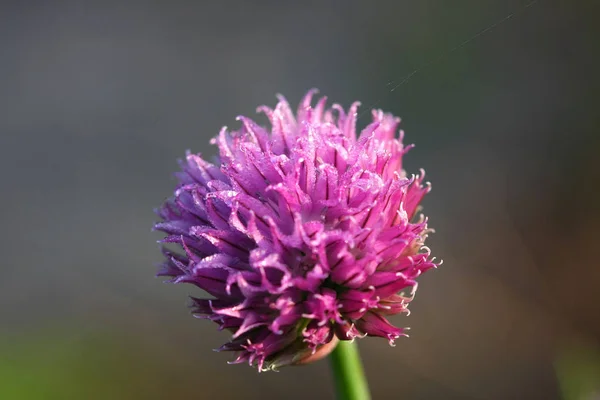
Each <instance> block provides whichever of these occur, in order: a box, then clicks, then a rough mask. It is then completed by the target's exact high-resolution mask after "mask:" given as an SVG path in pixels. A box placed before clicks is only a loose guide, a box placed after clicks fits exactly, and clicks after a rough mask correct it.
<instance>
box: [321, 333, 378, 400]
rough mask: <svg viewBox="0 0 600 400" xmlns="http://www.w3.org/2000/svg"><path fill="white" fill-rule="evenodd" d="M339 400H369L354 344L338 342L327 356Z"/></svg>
mask: <svg viewBox="0 0 600 400" xmlns="http://www.w3.org/2000/svg"><path fill="white" fill-rule="evenodd" d="M329 358H330V359H331V370H332V371H333V379H334V381H335V389H336V393H337V398H338V399H339V400H369V399H370V398H371V395H370V394H369V385H368V384H367V379H366V377H365V372H364V370H363V367H362V363H361V361H360V355H359V354H358V347H357V345H356V343H355V342H350V341H346V340H343V341H340V342H339V343H338V345H337V346H336V348H335V349H334V350H333V352H332V353H331V355H330V356H329Z"/></svg>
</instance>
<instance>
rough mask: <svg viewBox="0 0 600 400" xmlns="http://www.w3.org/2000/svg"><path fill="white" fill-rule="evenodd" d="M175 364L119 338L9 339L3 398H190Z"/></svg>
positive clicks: (1, 374)
mask: <svg viewBox="0 0 600 400" xmlns="http://www.w3.org/2000/svg"><path fill="white" fill-rule="evenodd" d="M169 363H171V364H169ZM172 364H173V360H171V361H170V362H169V360H167V359H165V357H156V351H147V349H146V350H145V349H144V345H143V344H141V343H136V340H134V339H133V338H131V337H130V338H125V337H121V336H119V335H115V334H89V335H80V336H78V337H73V336H69V335H56V334H54V335H36V336H33V337H23V338H7V337H4V338H2V340H1V344H0V399H10V400H13V399H15V400H17V399H18V400H27V399H36V400H38V399H48V400H53V399H61V400H64V399H154V398H156V399H159V398H178V399H181V398H189V394H191V390H192V389H193V388H190V387H189V385H188V387H184V386H185V385H184V386H181V385H179V384H178V383H179V382H178V379H177V376H176V375H175V373H174V372H170V371H173V370H174V369H175V368H172V367H174V365H172ZM184 368H185V367H184ZM180 372H181V371H180ZM188 383H189V382H188ZM186 391H187V394H188V396H186ZM202 393H203V394H204V395H210V393H206V391H205V390H203V391H202ZM195 397H196V398H199V397H197V396H195Z"/></svg>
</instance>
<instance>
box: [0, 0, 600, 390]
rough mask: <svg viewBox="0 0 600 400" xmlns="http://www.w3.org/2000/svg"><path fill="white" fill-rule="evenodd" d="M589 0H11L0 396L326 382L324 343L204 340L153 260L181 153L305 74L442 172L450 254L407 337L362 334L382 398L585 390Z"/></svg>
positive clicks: (594, 255) (591, 139)
mask: <svg viewBox="0 0 600 400" xmlns="http://www.w3.org/2000/svg"><path fill="white" fill-rule="evenodd" d="M598 8H599V7H598V6H597V2H594V1H587V2H586V1H566V0H565V1H559V0H540V1H537V2H535V3H534V4H532V5H531V6H528V7H527V3H526V2H524V1H520V0H502V1H499V0H498V1H496V0H486V1H481V0H470V1H466V0H454V1H452V2H450V1H444V0H421V1H401V0H397V1H372V2H366V1H345V2H341V1H340V2H316V1H315V2H309V1H304V2H275V1H262V2H259V1H256V2H249V1H241V0H238V1H230V2H227V1H224V2H220V3H217V2H208V1H206V2H205V1H200V2H193V1H184V0H181V1H170V2H158V1H150V2H144V3H142V2H113V1H102V2H101V1H97V2H94V1H87V2H83V1H72V2H58V1H56V2H53V1H47V2H42V1H38V2H5V3H3V6H2V10H1V11H0V49H1V53H0V60H1V62H0V83H1V90H0V116H1V117H0V182H1V185H2V186H1V188H2V189H1V190H2V191H1V193H2V196H1V197H0V213H1V219H2V226H3V229H2V234H1V235H2V237H1V239H2V240H1V242H0V243H1V244H0V246H1V247H0V249H1V253H2V260H3V261H2V264H1V268H2V274H1V277H0V399H8V400H12V399H167V398H168V399H238V398H244V399H259V398H265V397H267V398H273V399H278V398H289V399H303V398H306V396H307V395H309V396H311V398H316V399H321V398H323V399H327V398H333V391H332V386H331V380H330V378H331V377H330V374H329V370H328V365H327V362H326V361H321V362H318V363H316V364H313V365H310V366H307V367H301V368H300V367H298V368H287V369H284V370H282V371H281V372H279V373H264V374H258V373H257V372H256V371H255V370H254V369H251V368H249V367H247V366H229V365H227V364H226V361H227V360H229V358H228V356H229V355H228V354H220V353H215V352H213V351H211V349H213V348H215V347H217V346H219V345H220V344H221V343H222V342H224V341H225V340H226V335H224V334H220V333H218V332H217V331H216V325H212V324H210V323H209V322H207V321H200V320H196V319H194V318H192V317H191V316H190V315H189V310H188V309H187V308H186V302H187V297H186V296H187V295H188V294H198V293H197V292H196V291H195V289H194V287H192V286H183V285H180V286H175V285H165V284H163V283H162V280H161V279H157V278H154V273H155V270H156V269H155V266H156V265H157V264H158V263H159V262H160V260H161V255H160V252H159V249H158V245H157V244H156V243H155V241H156V240H157V239H158V238H159V237H160V235H159V234H157V233H152V232H150V228H151V226H152V224H153V222H154V221H155V219H156V218H155V216H154V214H153V208H154V207H156V206H158V205H159V204H160V203H161V202H162V201H163V200H164V198H165V197H167V196H168V195H169V194H170V193H171V191H172V189H173V188H174V185H175V180H174V178H173V176H172V174H173V172H175V171H176V170H177V168H178V167H177V164H176V160H177V159H178V158H180V157H182V156H183V155H184V152H185V150H186V149H190V150H192V151H194V152H202V154H204V155H206V156H211V155H212V154H214V153H215V149H214V148H213V147H211V146H209V144H208V141H209V139H210V138H211V137H213V136H214V135H216V134H217V133H218V131H219V129H220V128H221V126H223V125H228V126H230V127H237V126H238V123H237V122H236V121H235V117H236V116H237V115H239V114H244V115H248V116H254V115H255V114H254V110H255V108H256V106H258V105H260V104H267V105H271V106H272V105H274V104H275V102H276V99H275V94H276V93H283V94H284V95H285V96H286V97H287V98H288V100H289V101H290V103H292V104H293V105H294V107H295V105H296V104H297V102H298V100H299V99H300V98H301V96H302V95H303V94H304V93H305V92H306V91H307V90H308V89H309V88H311V87H318V88H319V89H320V90H321V93H322V94H325V95H327V96H328V97H329V99H330V100H332V101H335V102H339V103H341V104H342V105H344V106H345V107H347V106H349V104H350V103H351V102H352V101H354V100H360V101H362V104H363V111H366V112H365V113H364V114H361V121H360V123H361V125H362V126H364V125H366V123H367V122H368V118H370V113H369V108H370V107H372V106H376V107H378V108H383V109H384V110H387V111H390V112H393V113H394V114H396V115H399V116H401V117H402V118H403V122H402V127H403V129H404V130H405V131H406V141H407V142H408V143H415V144H416V145H417V146H416V148H415V149H414V150H412V151H411V152H410V153H409V155H408V156H407V158H406V167H407V169H408V171H409V172H416V171H417V169H418V168H420V167H423V168H425V169H426V171H427V176H428V178H429V180H430V181H431V182H432V184H433V191H432V193H431V194H430V195H429V196H428V197H427V198H426V199H425V202H424V206H425V212H426V214H427V215H428V216H429V217H430V222H431V226H432V227H434V228H436V231H437V233H436V234H435V235H433V236H431V237H430V239H429V246H430V247H431V248H432V249H433V252H434V255H436V256H437V257H439V258H442V259H444V265H443V266H442V267H441V268H440V269H439V270H437V271H435V272H430V273H428V274H425V275H424V276H422V277H421V278H420V286H419V292H418V295H417V297H416V299H415V301H414V302H413V303H412V305H411V310H412V314H411V316H410V317H406V316H404V317H399V318H396V319H394V322H396V323H397V324H399V325H401V326H410V327H411V337H410V339H403V340H399V341H398V344H397V346H396V347H394V348H390V347H389V346H388V344H387V342H386V341H385V340H375V339H372V340H363V341H361V342H360V347H361V350H362V356H363V359H364V362H365V367H366V370H367V375H368V378H369V380H370V383H371V388H372V392H373V396H374V398H375V399H520V398H523V399H525V398H527V399H559V398H565V399H584V398H585V399H592V398H597V397H593V396H594V394H593V393H594V391H596V392H595V393H596V394H595V396H600V386H598V382H600V356H599V355H598V352H599V350H598V348H599V346H600V292H599V291H600V265H599V261H598V260H600V242H599V239H600V234H599V233H598V232H599V231H598V224H600V207H599V205H600V186H599V183H600V161H599V157H598V155H597V154H598V149H599V146H600V139H599V135H598V129H599V128H600V113H599V111H598V110H599V100H598V95H599V94H600V76H599V74H598V71H600V62H599V60H598V52H597V50H598V39H599V38H600V35H599V33H600V28H599V27H598V23H597V15H598V11H599V10H598ZM513 13H514V14H513ZM511 15H512V17H510V16H511ZM498 22H501V23H499V24H497V23H498ZM496 24H497V25H496ZM486 28H492V29H489V30H486V31H485V32H483V33H482V34H481V35H478V36H477V34H478V33H480V32H482V31H483V30H485V29H486ZM471 38H472V39H473V40H472V41H470V42H468V43H465V41H467V40H468V39H471ZM461 44H462V45H461ZM415 70H417V72H416V73H415V74H414V75H412V76H411V77H410V79H409V80H407V81H405V80H404V78H405V77H406V76H408V75H410V74H412V73H413V72H414V71H415ZM403 82H404V83H403ZM398 84H400V86H397V85H398ZM396 86H397V87H396ZM394 88H395V89H394ZM392 89H394V90H392ZM260 121H261V122H263V120H262V119H260Z"/></svg>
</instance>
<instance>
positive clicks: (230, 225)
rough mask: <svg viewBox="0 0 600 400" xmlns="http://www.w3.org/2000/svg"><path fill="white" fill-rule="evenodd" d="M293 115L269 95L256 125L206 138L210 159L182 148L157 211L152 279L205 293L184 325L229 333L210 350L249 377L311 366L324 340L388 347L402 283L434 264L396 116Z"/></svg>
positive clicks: (405, 289) (403, 294)
mask: <svg viewBox="0 0 600 400" xmlns="http://www.w3.org/2000/svg"><path fill="white" fill-rule="evenodd" d="M316 92H317V91H316V90H315V89H313V90H311V91H309V92H308V94H307V95H306V96H305V97H304V99H303V100H302V101H301V103H300V105H299V107H298V111H297V112H296V114H294V112H293V111H292V110H291V108H290V106H289V104H288V103H287V101H286V100H285V99H284V98H283V97H282V96H278V98H279V102H278V104H277V106H276V107H275V109H271V108H268V107H266V106H261V107H259V108H258V111H259V112H262V113H264V114H266V116H267V118H268V119H269V121H270V125H271V127H270V129H268V128H264V127H261V126H259V125H258V124H257V123H255V122H254V121H252V120H251V119H249V118H246V117H243V116H240V117H238V118H237V119H238V120H239V121H240V122H241V127H240V129H239V130H237V131H231V132H230V131H228V130H227V128H226V127H224V128H223V129H222V130H221V132H220V133H219V135H218V136H217V137H216V138H214V139H213V140H212V141H211V143H212V144H215V145H217V146H218V149H219V155H218V156H217V157H216V160H215V162H214V163H210V162H208V161H206V160H205V159H203V158H202V157H201V156H200V154H192V153H189V152H188V154H187V156H186V159H185V160H182V161H181V162H180V165H181V171H180V172H178V173H177V174H176V177H177V179H178V186H177V188H176V190H175V193H174V195H173V196H172V197H170V198H169V199H168V200H166V201H165V203H164V205H163V206H162V207H161V208H160V209H159V210H157V213H158V215H159V217H160V218H161V221H160V222H158V223H156V225H155V229H156V230H159V231H162V232H164V233H165V234H166V237H165V238H164V239H162V240H161V242H162V243H163V253H164V255H165V261H164V263H163V264H162V265H161V268H160V271H159V273H158V275H159V276H168V277H171V279H170V281H171V282H174V283H191V284H194V285H196V286H197V287H198V288H200V289H202V290H203V291H204V292H206V293H207V294H208V296H207V297H203V298H196V297H193V298H192V309H193V313H194V315H195V316H197V317H199V318H204V319H209V320H212V321H214V322H216V323H217V324H218V325H219V329H220V330H225V331H228V332H230V333H231V337H230V339H229V341H228V342H227V343H225V344H224V345H222V346H221V347H220V348H219V349H217V350H221V351H232V352H234V353H235V356H234V357H235V360H234V361H232V363H240V362H247V363H249V364H250V365H253V366H256V367H258V369H259V371H261V370H268V369H276V368H278V367H281V366H284V365H290V364H300V363H305V362H309V361H312V360H315V359H318V358H321V357H323V356H324V355H326V354H327V353H329V352H330V351H331V350H332V349H333V348H334V347H335V345H336V344H337V342H338V340H354V339H355V338H357V337H364V336H366V335H369V336H376V337H382V338H385V339H387V340H388V341H389V342H390V344H393V343H394V341H395V340H396V339H397V338H399V337H400V336H406V334H405V329H403V328H399V327H396V326H394V325H392V324H391V323H390V322H389V321H388V319H387V317H388V316H390V315H395V314H399V313H408V304H409V302H410V301H411V300H412V299H413V297H414V294H415V291H416V289H417V282H416V280H415V279H416V278H417V277H418V276H419V275H420V274H421V273H423V272H425V271H427V270H428V269H430V268H432V267H435V266H437V265H439V264H438V263H436V262H435V260H434V259H433V258H431V256H430V251H429V249H428V248H427V247H426V246H425V245H424V242H425V239H426V237H427V234H428V233H429V232H431V231H432V230H431V229H429V228H428V227H427V219H426V218H425V217H424V216H423V215H422V214H421V215H417V213H418V212H419V210H420V206H419V203H420V202H421V200H422V198H423V196H424V195H425V194H426V193H428V192H429V191H430V185H429V184H428V183H425V184H424V183H423V178H424V172H423V171H422V170H421V173H420V174H419V175H416V176H415V175H411V176H409V175H407V174H406V172H405V171H404V169H403V168H402V159H403V157H404V154H405V153H406V152H407V151H408V150H409V149H410V148H411V147H412V146H404V145H403V143H402V139H403V136H404V133H403V131H401V130H400V131H399V135H398V136H397V135H396V133H397V127H398V124H399V123H400V119H399V118H396V117H394V116H392V115H390V114H386V113H384V112H382V111H381V110H373V112H372V122H371V123H370V124H369V125H368V126H367V127H366V128H365V129H364V130H362V132H360V133H359V134H357V132H356V121H357V109H358V106H359V105H360V104H359V103H358V102H355V103H354V104H352V106H351V107H350V109H349V110H348V112H346V111H345V110H344V109H343V108H342V107H341V106H340V105H338V104H334V105H333V106H332V107H331V108H330V109H327V108H326V98H325V97H323V98H321V99H319V100H318V102H317V103H316V105H314V106H313V105H311V102H312V98H313V95H314V94H315V93H316Z"/></svg>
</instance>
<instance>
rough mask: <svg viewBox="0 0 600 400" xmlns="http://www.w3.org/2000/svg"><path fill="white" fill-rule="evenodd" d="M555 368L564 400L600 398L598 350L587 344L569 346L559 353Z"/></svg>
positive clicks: (599, 356)
mask: <svg viewBox="0 0 600 400" xmlns="http://www.w3.org/2000/svg"><path fill="white" fill-rule="evenodd" d="M555 368H556V374H557V377H558V382H559V386H560V389H561V392H562V395H563V398H564V399H565V400H595V399H599V398H600V350H599V349H597V348H595V347H593V346H591V345H588V344H582V343H576V344H570V345H568V346H566V347H565V348H564V349H563V350H562V351H561V353H560V355H559V357H558V358H557V360H556V362H555Z"/></svg>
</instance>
